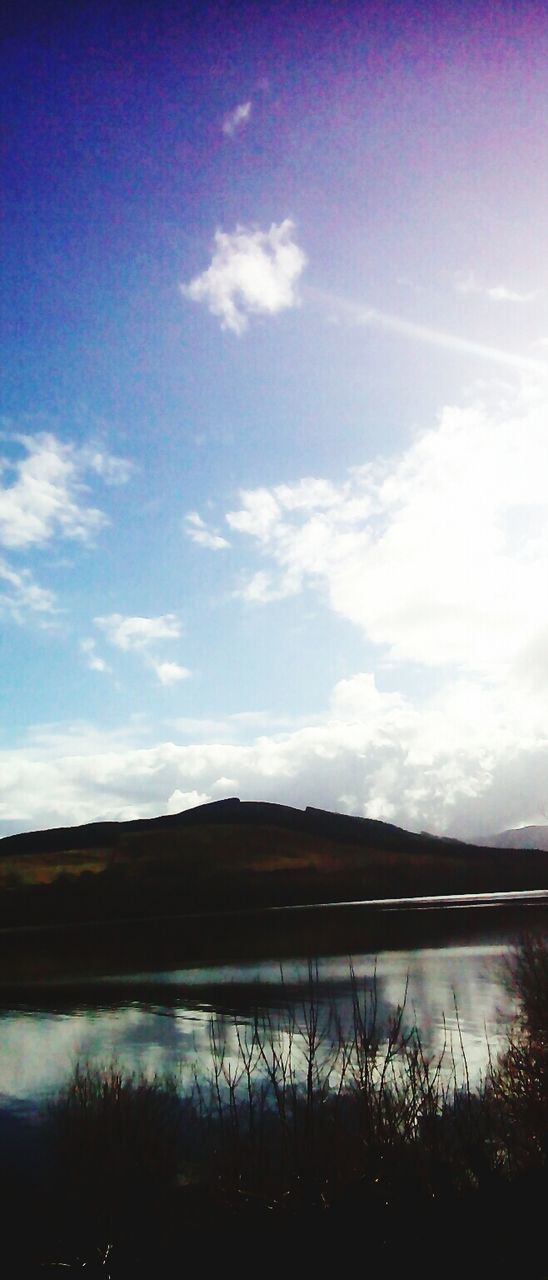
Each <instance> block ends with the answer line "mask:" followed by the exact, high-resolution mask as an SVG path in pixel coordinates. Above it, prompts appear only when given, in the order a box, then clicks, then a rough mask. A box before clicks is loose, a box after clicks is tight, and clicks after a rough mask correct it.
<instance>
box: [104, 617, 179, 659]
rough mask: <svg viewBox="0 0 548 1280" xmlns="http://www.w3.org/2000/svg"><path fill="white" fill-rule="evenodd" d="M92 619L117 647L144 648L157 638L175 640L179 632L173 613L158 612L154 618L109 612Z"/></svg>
mask: <svg viewBox="0 0 548 1280" xmlns="http://www.w3.org/2000/svg"><path fill="white" fill-rule="evenodd" d="M93 621H94V623H95V625H96V626H97V627H100V628H101V631H104V633H105V635H106V638H107V640H108V641H109V643H110V644H113V645H115V646H116V648H117V649H124V650H128V649H145V648H146V647H147V645H149V644H151V643H153V642H155V641H157V640H176V639H177V638H178V637H179V636H180V634H181V624H180V622H179V620H178V618H176V616H175V614H174V613H164V614H160V616H159V617H156V618H146V617H145V618H143V617H126V616H124V615H123V614H121V613H111V614H108V615H107V616H106V617H101V618H94V619H93Z"/></svg>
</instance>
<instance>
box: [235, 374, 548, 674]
mask: <svg viewBox="0 0 548 1280" xmlns="http://www.w3.org/2000/svg"><path fill="white" fill-rule="evenodd" d="M547 417H548V403H547V400H546V397H545V396H541V395H540V394H539V395H537V396H535V395H531V396H530V397H527V396H525V395H524V397H523V400H522V401H521V402H520V403H516V404H513V405H512V404H510V403H509V402H508V400H507V401H506V402H504V401H503V402H502V403H501V404H500V405H499V406H498V407H497V408H492V407H491V408H489V407H487V406H486V405H482V404H477V405H476V406H473V407H470V408H467V409H457V408H446V409H445V410H444V411H443V413H442V415H441V420H440V424H439V426H438V427H436V428H435V429H433V430H430V431H426V432H424V433H423V434H422V435H420V436H419V437H418V438H417V440H416V441H415V442H414V443H413V444H412V445H411V446H410V447H409V449H408V450H407V451H406V452H405V453H403V454H402V455H401V456H400V457H399V458H396V459H395V460H393V461H392V462H378V463H377V464H375V465H370V466H366V467H363V468H360V469H355V470H354V471H353V472H352V473H350V475H349V476H348V478H347V480H346V481H345V482H344V483H342V484H341V485H340V486H339V487H338V489H337V490H336V492H334V491H333V489H332V487H331V486H329V487H328V488H326V489H325V490H322V488H321V487H320V486H319V485H317V487H316V489H314V486H313V485H311V482H310V481H307V482H306V483H307V486H308V488H309V490H310V492H311V494H314V492H315V493H316V498H315V501H314V503H313V504H312V505H309V506H303V505H298V504H297V502H296V501H295V498H296V496H297V495H300V494H301V493H302V485H297V486H295V487H294V489H291V488H290V487H289V488H288V486H278V487H274V488H272V489H270V490H267V489H258V490H252V491H245V492H243V493H242V495H241V506H240V508H239V510H237V511H234V512H229V513H228V514H227V521H228V524H229V526H230V527H231V528H232V529H233V530H234V531H237V532H239V533H243V534H246V535H247V536H249V537H251V538H252V539H253V540H254V543H255V546H256V549H257V552H258V554H259V557H260V561H261V562H262V566H264V567H262V566H261V567H259V568H258V569H256V570H255V571H254V572H253V574H252V575H251V576H250V578H249V579H248V581H247V583H246V584H245V585H244V587H243V588H242V589H241V594H243V595H244V596H245V597H246V598H247V599H255V600H258V601H266V600H269V599H279V598H280V597H283V596H284V595H293V594H295V593H296V592H297V591H300V590H302V589H303V587H304V586H305V585H307V586H312V587H314V588H315V589H316V590H318V591H320V593H321V595H322V597H323V598H324V600H325V601H326V602H327V603H328V604H329V606H330V607H331V608H332V609H333V610H334V611H335V612H336V613H338V614H340V615H341V616H343V617H345V618H347V619H350V620H351V621H352V622H354V623H355V624H356V625H358V626H359V627H360V628H362V630H363V631H364V633H365V634H366V636H367V637H368V639H369V640H370V641H372V642H374V643H375V644H377V645H379V646H381V647H382V649H383V650H384V655H385V657H386V658H388V659H390V660H391V661H396V662H414V663H420V664H423V665H425V666H439V667H443V666H446V665H448V664H453V665H455V666H456V667H461V668H463V669H467V670H474V671H477V672H479V673H481V674H482V675H483V676H488V677H489V678H498V679H501V678H504V676H505V674H507V672H508V670H509V669H510V668H512V667H513V666H514V665H515V664H518V665H519V664H520V662H521V663H523V661H524V658H525V656H526V655H527V654H528V653H529V651H530V649H531V646H533V647H534V646H535V643H536V640H537V638H540V639H539V643H540V642H541V640H542V637H543V636H545V635H546V634H548V597H547V595H546V590H545V583H546V580H547V578H548V505H547V503H546V492H545V490H546V485H545V477H546V475H547V474H548V430H547Z"/></svg>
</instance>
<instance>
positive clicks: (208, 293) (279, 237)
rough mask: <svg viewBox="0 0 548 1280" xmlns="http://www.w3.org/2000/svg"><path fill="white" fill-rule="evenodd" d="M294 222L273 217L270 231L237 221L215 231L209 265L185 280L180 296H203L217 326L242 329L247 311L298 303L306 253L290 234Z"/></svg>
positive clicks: (255, 312) (271, 311)
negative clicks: (229, 228) (226, 229)
mask: <svg viewBox="0 0 548 1280" xmlns="http://www.w3.org/2000/svg"><path fill="white" fill-rule="evenodd" d="M294 230H295V228H294V225H293V222H292V221H291V220H290V219H289V218H286V219H285V220H284V222H280V223H275V222H273V223H272V226H271V227H270V230H269V231H259V230H256V231H252V230H249V229H247V228H245V227H241V226H239V227H237V228H236V230H235V231H234V232H232V234H229V233H227V232H224V231H217V232H216V233H215V249H214V253H213V258H212V260H211V264H210V266H209V267H208V268H207V270H206V271H204V272H203V273H202V275H199V276H196V278H195V279H194V280H191V282H190V284H188V285H185V284H183V285H181V286H180V287H181V292H182V294H183V296H184V297H186V298H190V299H192V301H193V302H203V303H205V305H206V306H207V308H208V310H209V311H210V312H211V314H212V315H214V316H218V317H219V319H220V321H221V328H223V329H230V330H231V331H232V332H233V333H237V334H242V333H244V332H245V330H246V329H247V326H248V322H249V316H250V315H276V313H277V312H278V311H284V310H286V309H287V308H288V307H294V306H296V305H297V301H298V299H297V294H296V284H297V281H298V279H299V276H300V275H301V273H302V271H303V269H304V266H305V263H306V257H305V254H304V253H303V250H302V249H301V248H300V247H299V245H298V244H297V243H296V241H295V239H294Z"/></svg>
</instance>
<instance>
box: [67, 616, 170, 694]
mask: <svg viewBox="0 0 548 1280" xmlns="http://www.w3.org/2000/svg"><path fill="white" fill-rule="evenodd" d="M93 621H94V623H95V626H96V627H99V629H100V630H101V631H102V632H103V633H104V635H105V637H106V639H107V641H108V643H109V644H111V645H113V646H114V648H116V649H121V650H122V651H123V652H125V653H128V652H133V653H137V654H138V655H139V657H140V658H141V661H142V662H143V663H144V664H145V666H146V667H148V669H149V670H150V671H153V672H154V675H155V676H156V679H157V680H158V682H159V683H160V684H161V685H173V684H177V683H178V682H179V681H180V680H188V679H189V677H190V676H191V675H192V672H191V671H189V669H188V667H182V666H181V665H180V664H179V663H178V662H172V661H169V662H167V661H164V660H160V659H159V658H157V657H156V655H155V654H154V652H151V649H152V650H154V648H155V646H156V645H157V644H159V643H160V642H162V643H164V642H165V641H173V640H178V639H179V637H180V635H181V624H180V622H179V619H178V618H177V617H176V615H175V614H174V613H163V614H160V615H158V616H157V617H154V618H147V617H141V616H134V617H131V616H127V615H124V614H121V613H111V614H108V615H107V616H106V617H99V618H94V619H93ZM81 647H82V650H83V652H85V653H87V654H88V656H89V659H90V662H89V665H90V666H92V667H93V669H94V670H96V671H100V670H106V669H107V668H106V664H105V666H103V665H101V666H99V665H98V662H99V663H101V664H102V659H96V658H95V652H94V651H95V642H94V641H90V640H85V641H83V642H82V645H81Z"/></svg>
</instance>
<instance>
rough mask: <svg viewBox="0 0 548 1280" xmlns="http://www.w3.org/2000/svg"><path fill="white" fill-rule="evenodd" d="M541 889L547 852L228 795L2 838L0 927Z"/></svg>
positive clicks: (547, 880)
mask: <svg viewBox="0 0 548 1280" xmlns="http://www.w3.org/2000/svg"><path fill="white" fill-rule="evenodd" d="M539 888H548V851H547V850H537V851H531V852H529V853H528V854H527V857H526V858H524V857H523V856H521V855H519V854H516V852H515V851H514V850H513V849H512V848H510V847H508V846H506V847H504V846H502V847H499V848H492V847H490V846H486V845H484V846H479V845H469V844H465V843H464V842H462V841H457V840H444V839H440V838H438V837H436V836H432V835H429V834H427V833H422V834H418V833H416V832H410V831H405V830H403V829H402V828H400V827H396V826H393V825H392V824H391V823H386V822H378V821H373V820H370V819H365V818H358V817H349V816H348V815H345V814H340V813H331V812H328V811H326V810H322V809H314V808H307V809H294V808H290V807H289V806H287V805H279V804H267V803H260V802H254V801H240V800H238V799H237V798H235V797H233V798H230V799H227V800H221V801H217V802H215V803H211V804H205V805H200V806H198V807H197V808H194V809H187V810H185V811H184V812H183V813H178V814H174V815H166V816H163V817H162V816H161V817H157V818H150V819H136V820H134V821H130V822H119V823H118V822H95V823H89V824H86V825H85V826H79V827H62V828H58V829H56V830H49V831H36V832H25V833H23V834H20V835H12V836H7V837H5V838H4V839H3V840H0V926H1V925H4V926H6V925H17V926H20V925H43V924H53V923H78V922H83V921H86V920H88V921H91V920H107V919H109V920H115V919H122V918H123V919H128V918H150V917H152V916H153V915H155V916H157V917H158V916H167V915H175V914H185V913H186V914H189V913H195V912H222V911H226V910H230V911H234V910H241V909H254V908H258V907H261V908H262V907H271V906H287V905H290V906H296V905H299V904H309V903H322V902H345V901H351V900H352V901H353V900H357V899H361V900H363V899H375V898H398V897H408V896H416V895H430V894H448V893H478V892H489V891H504V890H511V889H539Z"/></svg>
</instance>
